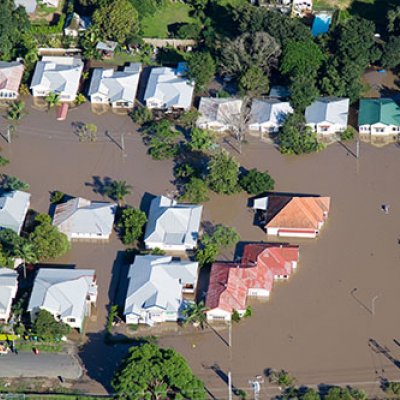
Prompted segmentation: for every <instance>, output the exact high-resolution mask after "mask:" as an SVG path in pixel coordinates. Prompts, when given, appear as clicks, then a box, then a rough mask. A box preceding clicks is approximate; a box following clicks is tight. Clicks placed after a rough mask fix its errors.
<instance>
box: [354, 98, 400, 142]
mask: <svg viewBox="0 0 400 400" xmlns="http://www.w3.org/2000/svg"><path fill="white" fill-rule="evenodd" d="M358 130H359V132H360V134H368V135H372V136H397V135H399V134H400V107H399V105H398V104H397V103H396V102H395V101H394V100H393V99H389V98H383V99H361V100H360V109H359V114H358Z"/></svg>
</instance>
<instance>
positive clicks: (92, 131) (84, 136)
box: [77, 124, 97, 142]
mask: <svg viewBox="0 0 400 400" xmlns="http://www.w3.org/2000/svg"><path fill="white" fill-rule="evenodd" d="M77 132H78V136H79V141H80V142H86V141H89V142H95V141H96V140H97V125H96V124H81V125H79V127H78V129H77Z"/></svg>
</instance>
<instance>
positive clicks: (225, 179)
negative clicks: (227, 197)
mask: <svg viewBox="0 0 400 400" xmlns="http://www.w3.org/2000/svg"><path fill="white" fill-rule="evenodd" d="M207 180H208V185H209V187H210V189H211V190H213V191H214V192H216V193H220V194H233V193H236V192H237V191H238V186H239V185H238V180H239V163H238V162H237V161H236V160H234V158H233V157H232V156H231V155H230V154H229V153H228V152H226V151H221V152H219V153H217V154H216V155H214V156H213V157H212V158H211V160H210V162H209V174H208V177H207Z"/></svg>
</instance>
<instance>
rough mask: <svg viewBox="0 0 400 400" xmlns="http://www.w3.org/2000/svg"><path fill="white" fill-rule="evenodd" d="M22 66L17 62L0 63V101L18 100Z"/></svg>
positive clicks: (22, 71)
mask: <svg viewBox="0 0 400 400" xmlns="http://www.w3.org/2000/svg"><path fill="white" fill-rule="evenodd" d="M23 73H24V65H23V64H21V63H20V62H17V61H12V62H6V61H0V100H15V99H17V98H18V94H19V86H20V84H21V80H22V75H23Z"/></svg>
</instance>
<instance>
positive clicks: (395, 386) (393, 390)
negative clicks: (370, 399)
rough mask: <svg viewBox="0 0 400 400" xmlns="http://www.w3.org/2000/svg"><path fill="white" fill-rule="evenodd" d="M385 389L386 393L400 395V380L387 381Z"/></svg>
mask: <svg viewBox="0 0 400 400" xmlns="http://www.w3.org/2000/svg"><path fill="white" fill-rule="evenodd" d="M384 391H385V392H386V393H390V394H395V395H399V394H400V382H387V383H386V384H385V385H384Z"/></svg>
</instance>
